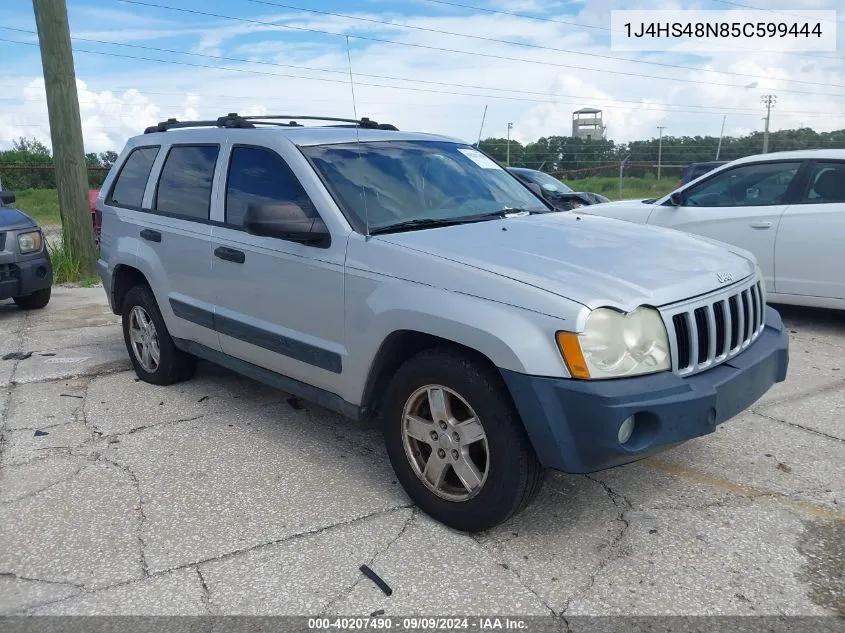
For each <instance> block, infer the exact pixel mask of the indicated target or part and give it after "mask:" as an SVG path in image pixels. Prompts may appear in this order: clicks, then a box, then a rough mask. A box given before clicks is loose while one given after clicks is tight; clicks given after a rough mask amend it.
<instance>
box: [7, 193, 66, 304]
mask: <svg viewBox="0 0 845 633" xmlns="http://www.w3.org/2000/svg"><path fill="white" fill-rule="evenodd" d="M14 202H15V194H14V193H12V192H11V191H2V192H0V299H9V298H11V299H13V300H14V302H15V303H16V304H17V305H18V306H19V307H21V308H23V309H24V310H38V309H40V308H43V307H44V306H46V305H47V304H48V303H49V302H50V293H51V289H52V285H53V264H52V262H51V261H50V253H49V252H48V251H47V245H46V243H45V241H44V234H43V233H42V232H41V227H39V226H38V223H37V222H35V220H33V219H32V218H31V217H29V216H28V215H27V214H26V213H24V212H23V211H20V210H19V209H15V208H12V207H9V206H8V205H11V204H14Z"/></svg>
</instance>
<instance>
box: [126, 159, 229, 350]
mask: <svg viewBox="0 0 845 633" xmlns="http://www.w3.org/2000/svg"><path fill="white" fill-rule="evenodd" d="M219 154H220V146H219V145H217V144H213V143H196V144H174V145H170V146H168V147H166V148H163V149H162V151H161V152H159V155H158V157H157V158H156V164H155V165H154V167H153V177H154V179H155V180H154V186H152V187H149V188H148V189H147V193H146V195H145V200H144V202H145V204H144V206H145V212H144V213H142V214H139V216H138V219H139V223H138V232H139V237H140V238H141V239H140V240H139V251H138V261H139V266H145V267H146V268H148V270H143V269H142V272H144V273H145V274H147V276H148V278H149V279H150V280H151V282H152V288H153V291H154V292H155V294H156V299H157V301H158V304H159V307H160V309H161V311H162V313H163V314H164V315H165V318H166V320H167V325H168V328H169V330H170V334H171V335H172V336H173V337H174V338H182V339H187V340H192V341H196V342H198V343H201V344H202V345H205V346H206V347H210V348H212V349H215V350H219V349H220V343H219V338H218V336H217V333H216V332H215V330H214V297H215V291H216V283H215V281H214V279H213V278H212V276H211V222H210V209H211V196H212V183H213V181H214V176H215V169H216V166H217V158H218V156H219Z"/></svg>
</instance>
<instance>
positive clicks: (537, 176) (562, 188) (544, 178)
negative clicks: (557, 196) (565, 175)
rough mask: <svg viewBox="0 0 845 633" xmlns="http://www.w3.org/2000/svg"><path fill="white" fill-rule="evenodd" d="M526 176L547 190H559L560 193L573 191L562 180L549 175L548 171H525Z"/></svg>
mask: <svg viewBox="0 0 845 633" xmlns="http://www.w3.org/2000/svg"><path fill="white" fill-rule="evenodd" d="M523 174H524V175H525V177H526V178H528V179H529V180H531V181H533V182H536V183H537V184H538V185H540V186H541V187H542V188H543V189H546V190H547V191H557V192H558V193H572V191H573V190H572V189H570V188H569V187H567V186H566V185H565V184H563V183H562V182H561V181H560V180H558V179H557V178H555V177H554V176H549V175H548V174H547V173H545V172H542V171H532V172H529V173H526V172H523Z"/></svg>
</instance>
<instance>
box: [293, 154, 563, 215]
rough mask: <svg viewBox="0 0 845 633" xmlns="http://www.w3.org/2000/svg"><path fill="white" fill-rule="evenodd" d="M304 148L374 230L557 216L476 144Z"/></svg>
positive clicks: (346, 204) (339, 196) (343, 202)
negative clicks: (507, 215) (517, 214)
mask: <svg viewBox="0 0 845 633" xmlns="http://www.w3.org/2000/svg"><path fill="white" fill-rule="evenodd" d="M302 151H303V153H304V154H305V155H306V156H307V157H308V158H309V159H310V160H311V162H312V163H313V165H314V167H315V168H316V169H317V171H318V172H319V173H320V175H321V176H322V177H323V179H324V180H325V182H326V184H327V185H328V187H329V189H330V190H331V191H332V193H333V194H334V196H335V198H336V200H337V202H338V203H339V204H340V206H341V207H342V208H343V209H344V211H346V212H347V213H348V214H351V215H353V216H355V217H356V218H357V219H358V220H359V222H360V223H361V224H362V225H363V224H365V223H366V225H367V226H368V227H369V228H370V229H379V228H384V227H388V226H392V225H395V224H398V223H401V222H408V221H412V220H459V219H461V218H468V219H469V218H472V217H473V216H475V217H476V218H477V217H478V216H479V215H480V214H487V213H490V214H493V213H497V212H501V211H506V210H508V209H520V210H527V211H534V212H538V213H547V212H549V209H548V207H546V206H545V205H544V204H543V203H542V202H541V201H540V200H538V199H537V197H536V196H534V194H532V193H531V192H530V191H529V190H528V189H526V188H525V187H524V186H523V185H522V184H520V183H519V181H518V180H516V179H515V178H514V177H513V176H511V175H510V174H509V173H508V172H506V171H505V170H504V169H502V168H501V167H500V166H499V165H498V164H497V163H495V162H494V161H493V160H491V159H490V158H488V157H487V156H486V155H485V154H482V153H481V152H479V151H478V150H476V149H475V148H473V147H471V146H469V145H461V144H458V143H450V142H445V141H376V142H367V143H346V144H338V145H315V146H311V147H303V148H302Z"/></svg>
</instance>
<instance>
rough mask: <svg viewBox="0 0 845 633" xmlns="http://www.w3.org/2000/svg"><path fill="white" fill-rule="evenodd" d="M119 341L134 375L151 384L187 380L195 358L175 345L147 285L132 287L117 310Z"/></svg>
mask: <svg viewBox="0 0 845 633" xmlns="http://www.w3.org/2000/svg"><path fill="white" fill-rule="evenodd" d="M121 315H122V321H123V340H124V342H125V343H126V351H127V352H129V358H130V359H131V360H132V366H133V367H134V369H135V374H136V375H137V376H138V378H140V379H141V380H143V381H144V382H148V383H151V384H154V385H172V384H175V383H178V382H183V381H185V380H188V379H190V378H191V377H192V376H193V375H194V373H195V372H196V368H197V359H196V357H194V356H191V355H190V354H187V353H185V352H183V351H182V350H180V349H179V348H177V347H176V345H175V344H174V342H173V339H172V338H171V336H170V333H169V332H168V331H167V326H166V325H165V323H164V319H163V318H162V316H161V311H160V310H159V308H158V303H157V302H156V300H155V296H154V295H153V291H152V290H151V289H150V287H149V286H147V285H145V284H141V285H138V286H134V287H133V288H131V289H130V290H129V292H127V293H126V297H125V298H124V299H123V306H122V310H121Z"/></svg>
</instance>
